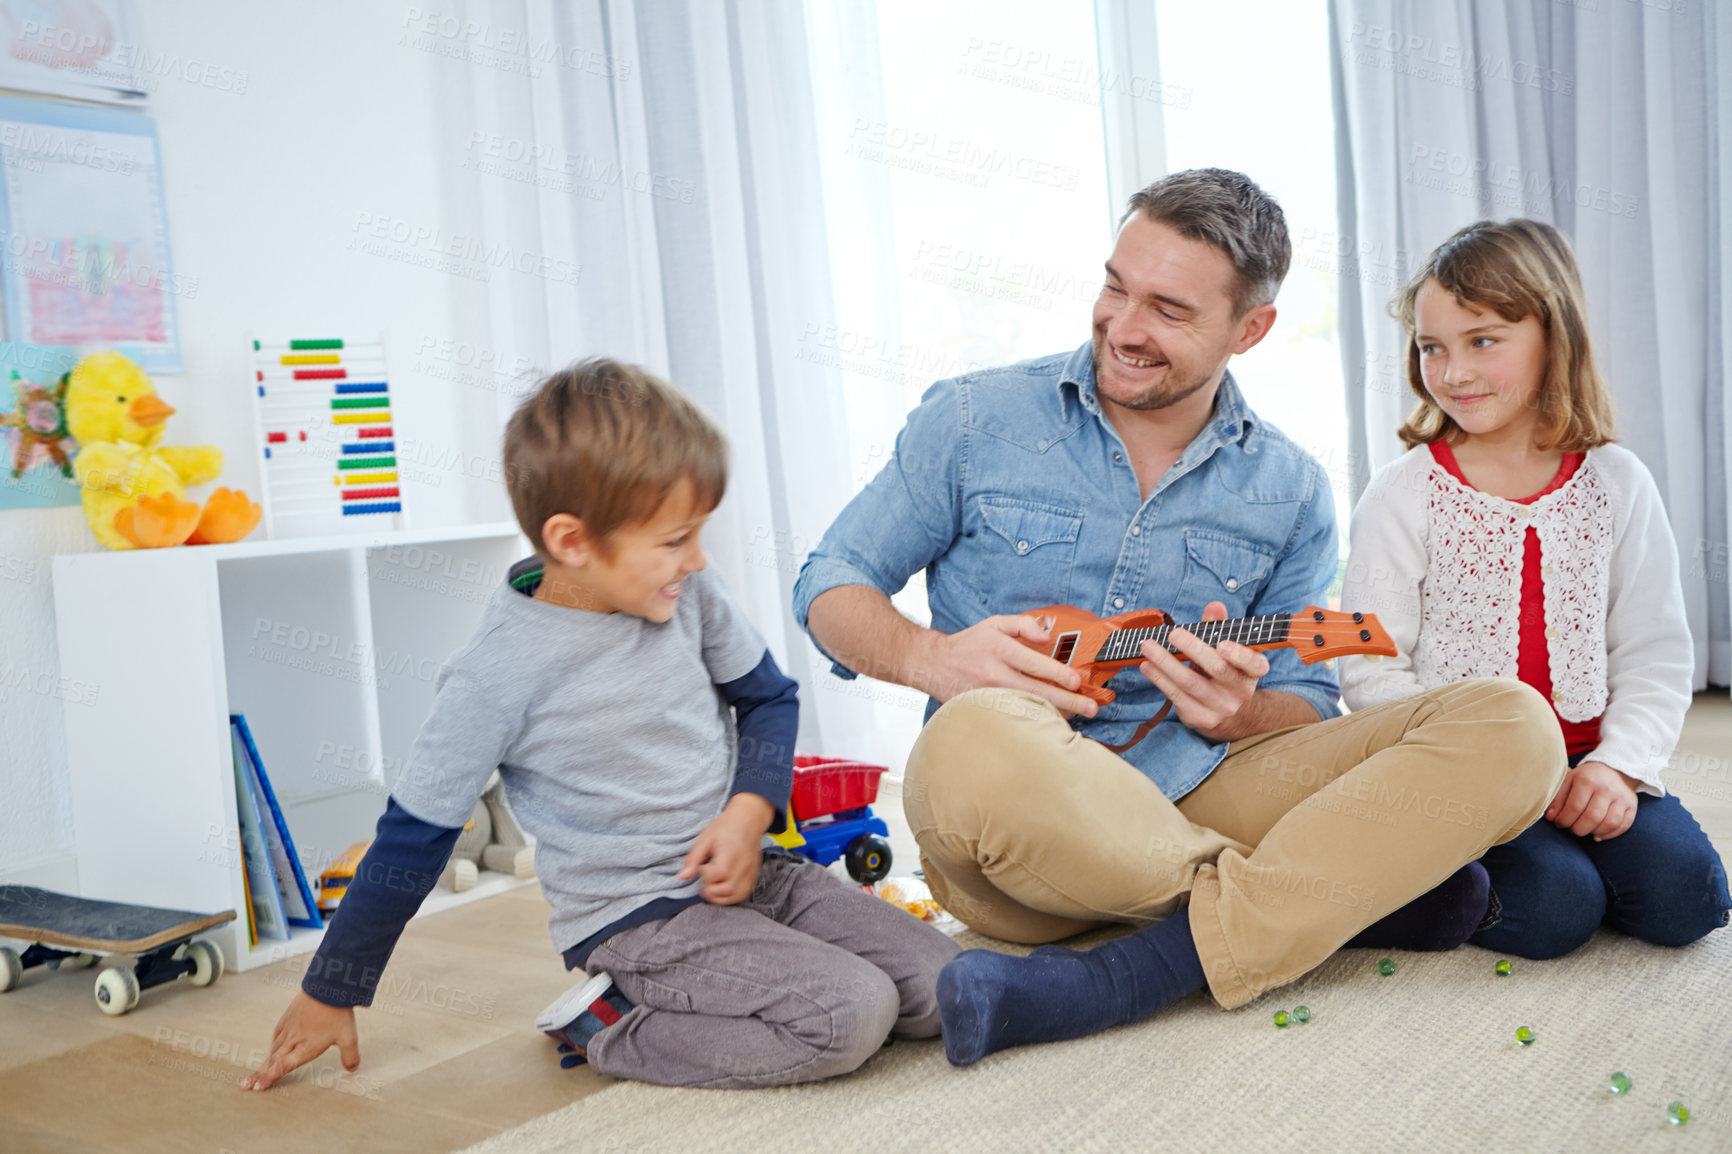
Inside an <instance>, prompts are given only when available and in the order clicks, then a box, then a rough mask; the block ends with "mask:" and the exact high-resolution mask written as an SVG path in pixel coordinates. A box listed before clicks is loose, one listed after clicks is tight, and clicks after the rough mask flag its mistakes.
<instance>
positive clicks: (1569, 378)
mask: <svg viewBox="0 0 1732 1154" xmlns="http://www.w3.org/2000/svg"><path fill="white" fill-rule="evenodd" d="M1429 281H1436V282H1437V283H1438V285H1439V286H1440V287H1441V288H1442V289H1443V290H1444V291H1445V292H1447V293H1450V294H1451V295H1452V296H1454V297H1455V299H1456V303H1457V304H1460V305H1462V306H1463V307H1464V308H1467V307H1473V308H1479V309H1490V310H1491V311H1492V312H1495V313H1497V315H1498V316H1500V317H1502V318H1503V319H1504V320H1506V321H1509V322H1511V323H1512V324H1513V323H1515V322H1517V321H1521V320H1525V319H1526V318H1528V317H1535V318H1537V319H1538V320H1539V322H1540V327H1541V329H1543V330H1544V331H1545V340H1546V367H1545V377H1544V379H1543V380H1542V381H1541V382H1540V390H1539V394H1538V397H1537V404H1538V406H1539V422H1538V424H1537V426H1536V427H1535V430H1534V436H1535V441H1536V444H1537V446H1538V447H1539V448H1541V449H1562V450H1563V451H1564V452H1566V453H1574V452H1585V451H1587V450H1588V449H1597V448H1599V447H1600V446H1601V445H1605V444H1609V443H1610V442H1611V441H1613V440H1615V439H1616V434H1615V432H1614V427H1613V422H1612V401H1611V397H1610V395H1609V394H1608V393H1607V392H1606V384H1605V381H1604V380H1603V379H1602V378H1601V376H1600V370H1599V366H1598V365H1597V364H1596V363H1595V361H1594V350H1593V345H1592V344H1591V343H1590V342H1589V340H1588V320H1587V307H1586V303H1585V299H1584V296H1583V293H1582V277H1581V273H1580V272H1579V271H1578V270H1577V268H1576V258H1575V255H1574V254H1573V253H1572V252H1571V251H1570V242H1569V241H1568V240H1567V239H1565V237H1564V234H1563V233H1561V232H1559V231H1558V230H1557V229H1555V228H1553V227H1552V226H1551V225H1549V224H1543V223H1541V222H1540V221H1537V220H1511V221H1505V222H1504V223H1502V224H1497V223H1495V222H1493V221H1489V220H1482V221H1479V222H1477V223H1475V224H1470V225H1468V226H1467V227H1466V228H1464V229H1462V230H1461V231H1459V232H1457V233H1456V234H1455V235H1454V236H1452V237H1450V238H1449V239H1448V240H1446V241H1444V242H1443V243H1442V244H1440V245H1438V246H1437V249H1436V250H1435V251H1434V252H1433V253H1432V254H1431V256H1430V257H1428V258H1427V259H1426V262H1425V264H1424V266H1423V267H1421V268H1420V270H1419V271H1418V272H1416V273H1414V274H1413V278H1412V279H1411V280H1409V281H1408V282H1407V285H1406V287H1404V288H1403V289H1402V290H1401V295H1400V296H1398V297H1397V298H1396V299H1395V301H1394V302H1392V303H1391V305H1390V311H1391V312H1392V313H1393V314H1394V315H1395V316H1396V317H1398V318H1399V319H1400V320H1401V323H1402V324H1403V325H1404V326H1406V328H1407V335H1408V338H1409V339H1408V347H1407V387H1408V388H1409V389H1411V390H1412V391H1413V394H1414V396H1416V397H1418V398H1419V405H1418V406H1417V407H1416V408H1415V409H1414V410H1413V412H1411V413H1409V414H1408V417H1407V421H1406V423H1405V424H1403V425H1402V426H1401V428H1400V429H1399V430H1398V435H1399V436H1400V437H1401V443H1402V444H1403V445H1404V446H1405V447H1407V448H1409V449H1412V448H1414V447H1416V446H1418V445H1428V444H1430V443H1431V442H1433V441H1435V440H1437V439H1438V438H1440V437H1441V438H1444V439H1446V440H1448V441H1449V443H1450V444H1455V443H1456V442H1457V441H1458V440H1460V437H1461V426H1459V425H1457V424H1456V423H1455V420H1454V418H1452V417H1450V416H1449V414H1447V413H1445V412H1444V411H1443V410H1442V409H1441V408H1439V407H1438V404H1437V402H1436V401H1435V400H1433V399H1432V397H1431V394H1430V393H1428V392H1426V389H1425V377H1424V375H1423V374H1422V373H1421V371H1420V367H1419V346H1418V343H1417V342H1415V341H1414V340H1413V339H1412V338H1413V336H1414V333H1415V332H1416V331H1417V330H1418V324H1417V320H1416V317H1415V314H1416V310H1417V301H1418V298H1419V290H1420V289H1422V288H1424V287H1425V285H1426V283H1427V282H1429Z"/></svg>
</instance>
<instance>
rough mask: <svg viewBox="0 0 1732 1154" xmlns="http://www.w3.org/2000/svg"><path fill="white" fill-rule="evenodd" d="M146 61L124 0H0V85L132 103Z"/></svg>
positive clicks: (140, 98)
mask: <svg viewBox="0 0 1732 1154" xmlns="http://www.w3.org/2000/svg"><path fill="white" fill-rule="evenodd" d="M149 63H150V61H149V58H148V56H147V54H145V53H143V52H141V51H140V49H139V45H138V37H137V35H136V24H135V22H134V20H133V18H132V5H131V4H130V3H129V2H128V0H0V88H11V89H16V90H18V91H20V92H41V93H46V94H48V95H50V96H70V97H73V98H75V99H78V100H94V101H100V102H102V103H105V104H122V105H131V106H134V107H136V106H138V105H141V104H143V103H144V101H145V99H146V94H145V91H144V89H145V79H144V76H143V75H142V72H143V69H144V67H145V66H147V65H148V64H149Z"/></svg>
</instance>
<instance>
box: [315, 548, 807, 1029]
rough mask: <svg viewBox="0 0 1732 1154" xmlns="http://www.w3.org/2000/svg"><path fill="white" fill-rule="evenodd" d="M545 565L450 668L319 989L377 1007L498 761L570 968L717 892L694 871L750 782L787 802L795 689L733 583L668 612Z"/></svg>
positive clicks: (336, 932)
mask: <svg viewBox="0 0 1732 1154" xmlns="http://www.w3.org/2000/svg"><path fill="white" fill-rule="evenodd" d="M538 578H539V566H538V565H536V564H531V563H527V562H525V563H520V564H519V565H517V566H514V567H513V569H512V579H511V582H510V584H509V585H508V586H507V587H506V588H505V589H503V590H502V591H501V592H500V594H499V595H498V596H496V597H495V598H494V600H493V602H492V603H490V604H489V606H488V608H487V610H486V612H485V614H484V615H483V618H482V621H481V624H480V626H479V627H478V628H477V631H476V636H475V638H474V640H473V641H471V642H470V643H469V645H468V646H466V647H465V648H464V649H462V650H461V651H459V652H458V653H457V654H455V655H454V656H453V657H452V658H451V660H450V661H449V662H448V663H447V664H446V666H445V667H444V669H442V670H441V671H440V674H439V679H438V682H437V688H436V691H435V696H434V701H433V708H432V711H431V713H430V714H429V716H428V719H427V721H426V723H425V724H424V725H423V726H422V728H421V732H420V734H419V735H418V736H417V738H416V741H415V746H414V751H413V753H412V754H411V756H410V758H409V761H408V763H407V764H406V765H405V767H404V769H403V772H402V773H401V774H400V775H399V777H398V779H397V781H396V782H395V783H394V785H393V786H392V791H391V802H390V805H389V806H388V808H387V811H386V814H385V816H384V817H383V818H381V819H380V823H379V835H380V836H379V838H378V839H377V840H376V841H375V843H374V845H373V847H372V848H371V849H370V850H369V851H368V854H367V857H366V858H365V859H364V860H363V861H362V863H361V867H360V869H359V870H358V871H357V873H356V878H355V881H354V883H353V884H352V885H351V886H350V888H349V891H348V893H347V894H346V896H345V897H344V901H343V906H342V908H341V910H340V912H339V914H338V916H337V918H336V920H335V922H334V924H333V925H332V928H331V929H330V931H328V932H327V934H326V937H325V940H324V941H323V942H322V943H321V944H320V947H319V951H318V954H317V955H316V956H315V958H314V959H313V962H312V963H311V964H310V965H309V967H308V973H307V975H306V978H305V980H304V981H303V983H302V988H303V989H305V990H306V992H307V993H309V994H311V995H312V996H313V997H315V998H317V999H319V1000H320V1001H324V1002H327V1003H330V1004H333V1005H364V1004H367V1003H369V1002H371V1000H372V993H373V990H374V988H375V987H376V985H377V983H378V978H379V975H380V973H381V972H382V970H383V968H384V964H385V961H386V959H387V958H388V956H389V954H390V951H391V949H392V948H393V947H394V946H395V944H396V941H397V937H398V936H399V935H400V934H401V932H402V928H403V925H404V923H406V922H407V920H408V919H409V917H410V916H412V915H413V914H414V912H415V910H416V909H417V908H418V907H419V905H420V902H421V899H422V898H423V897H425V896H426V894H427V892H428V891H429V890H430V889H431V888H432V886H433V884H434V882H435V880H436V879H437V877H438V873H439V871H440V870H441V869H442V868H443V866H444V863H445V860H446V859H447V858H448V857H449V855H450V853H451V849H452V846H453V845H455V842H456V837H457V833H458V831H459V830H460V828H461V827H462V826H463V825H464V823H466V822H467V821H468V820H469V817H470V814H471V811H472V810H473V809H474V806H475V801H476V798H477V797H478V796H479V795H480V793H481V790H482V788H483V786H484V785H485V784H486V781H487V778H488V777H489V775H491V774H492V772H493V770H494V768H495V767H497V768H498V769H499V771H500V776H501V778H502V779H503V781H504V783H505V791H506V796H507V797H508V798H509V800H510V802H511V807H512V810H513V812H514V813H515V814H516V816H517V819H518V821H519V822H520V823H521V824H522V825H523V827H524V829H526V830H527V831H529V832H530V833H532V834H534V835H535V837H536V840H537V845H536V874H537V876H538V877H539V879H540V881H541V885H542V890H543V892H544V893H545V894H546V896H547V899H548V901H549V902H550V903H552V905H553V913H552V915H551V916H550V917H549V919H548V924H549V929H550V931H551V933H552V937H553V944H554V947H555V948H556V949H558V950H560V951H562V952H564V953H565V954H566V955H567V961H568V964H581V962H582V960H583V959H582V957H579V956H577V955H578V954H579V953H584V954H586V953H587V949H581V950H580V949H579V947H583V946H588V945H592V944H593V941H592V939H593V938H595V937H596V936H597V935H598V933H599V932H600V931H602V930H604V929H608V930H617V929H623V928H626V926H628V925H631V924H636V922H637V921H640V920H642V919H643V916H644V915H645V914H648V913H653V912H654V911H656V910H663V911H667V912H669V913H671V912H673V911H676V910H677V909H679V908H682V907H683V906H685V905H688V904H691V903H693V902H696V901H698V900H700V899H699V896H698V891H699V883H698V882H697V880H696V879H692V880H682V879H680V878H679V877H677V876H676V875H677V874H678V872H679V870H680V867H681V865H682V863H683V860H684V857H685V854H686V852H687V851H688V850H689V849H690V848H691V846H692V843H693V842H694V841H695V840H696V839H697V836H698V834H699V833H701V832H702V831H703V829H704V827H705V826H706V825H708V824H709V823H710V822H711V821H712V820H714V819H715V817H716V815H717V814H719V813H720V812H721V810H722V807H723V806H724V805H725V804H726V803H727V801H728V799H729V798H730V797H732V796H733V795H734V794H736V793H740V792H750V793H756V794H759V795H760V796H763V797H765V798H766V799H767V800H769V801H770V803H771V804H772V805H773V806H775V807H776V809H777V811H778V814H780V813H781V812H782V811H784V810H785V809H786V806H787V800H788V793H789V789H790V786H791V783H792V762H793V753H794V750H793V743H794V735H795V728H796V725H797V718H798V704H797V701H796V698H795V686H794V683H793V682H792V681H790V680H789V679H787V678H786V677H785V676H783V675H782V674H781V672H780V670H778V669H776V668H775V662H774V661H773V660H772V659H771V658H770V656H769V654H768V653H767V652H766V649H765V645H764V641H763V638H762V637H761V636H760V635H759V633H758V631H757V630H756V629H755V628H754V627H753V626H752V624H751V623H750V622H749V621H748V620H747V619H746V617H745V615H744V614H743V613H742V612H741V610H740V609H739V607H738V606H737V605H736V604H735V603H734V601H733V600H732V598H731V597H729V596H728V594H727V591H726V589H725V587H724V586H723V585H722V583H721V581H720V579H719V578H717V577H715V576H713V575H712V574H710V573H709V572H708V571H699V572H697V573H693V574H692V575H690V576H689V577H687V578H686V581H685V589H684V592H683V594H682V596H681V597H680V600H679V603H678V604H677V606H676V608H675V610H674V615H673V617H672V618H671V619H670V620H668V621H666V622H661V623H657V622H651V621H646V620H644V619H643V618H639V617H633V616H631V615H629V614H625V613H611V614H603V613H592V612H585V611H582V610H573V609H566V608H562V607H560V606H555V605H549V604H547V603H545V602H541V601H536V600H533V599H532V597H530V596H529V595H528V594H530V593H533V591H534V588H535V583H536V581H537V580H538ZM736 710H737V711H738V714H739V724H738V727H737V728H736V718H735V714H736ZM748 715H749V717H750V721H749V722H748ZM742 746H744V749H743V750H742ZM781 820H782V818H781V817H778V824H777V826H776V827H773V828H780V822H781ZM633 915H637V916H636V917H634V916H633ZM659 916H666V913H664V914H661V915H659Z"/></svg>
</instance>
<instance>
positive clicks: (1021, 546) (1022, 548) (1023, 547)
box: [1016, 541, 1028, 553]
mask: <svg viewBox="0 0 1732 1154" xmlns="http://www.w3.org/2000/svg"><path fill="white" fill-rule="evenodd" d="M1016 551H1017V552H1018V553H1026V552H1028V542H1027V541H1018V542H1017V543H1016Z"/></svg>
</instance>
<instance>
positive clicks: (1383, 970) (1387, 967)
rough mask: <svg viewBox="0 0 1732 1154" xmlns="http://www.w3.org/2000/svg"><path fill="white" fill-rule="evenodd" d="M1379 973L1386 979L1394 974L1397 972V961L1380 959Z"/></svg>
mask: <svg viewBox="0 0 1732 1154" xmlns="http://www.w3.org/2000/svg"><path fill="white" fill-rule="evenodd" d="M1377 972H1378V973H1380V974H1382V975H1383V976H1384V977H1386V978H1387V977H1388V976H1389V975H1390V974H1393V973H1394V972H1395V959H1394V958H1378V959H1377Z"/></svg>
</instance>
